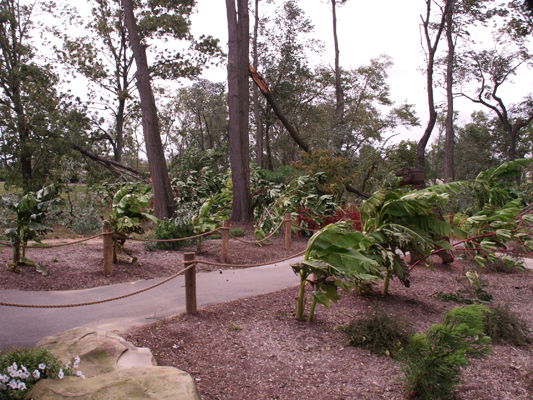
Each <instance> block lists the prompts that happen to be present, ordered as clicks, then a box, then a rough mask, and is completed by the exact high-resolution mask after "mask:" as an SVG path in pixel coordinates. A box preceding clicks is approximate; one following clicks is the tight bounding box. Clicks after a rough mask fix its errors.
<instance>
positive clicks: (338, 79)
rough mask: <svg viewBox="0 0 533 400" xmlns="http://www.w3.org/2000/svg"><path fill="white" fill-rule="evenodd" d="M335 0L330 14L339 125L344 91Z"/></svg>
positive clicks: (332, 2) (336, 119)
mask: <svg viewBox="0 0 533 400" xmlns="http://www.w3.org/2000/svg"><path fill="white" fill-rule="evenodd" d="M336 6H337V0H331V15H332V19H333V43H334V46H335V99H336V103H335V123H336V124H337V125H339V124H340V123H341V122H342V120H343V118H344V91H343V89H342V82H341V67H340V61H339V39H338V37H337V12H336Z"/></svg>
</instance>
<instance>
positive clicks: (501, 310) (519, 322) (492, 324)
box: [485, 305, 531, 346]
mask: <svg viewBox="0 0 533 400" xmlns="http://www.w3.org/2000/svg"><path fill="white" fill-rule="evenodd" d="M485 330H486V333H487V335H488V336H490V337H491V339H492V341H493V342H494V343H499V344H512V345H515V346H525V345H527V344H528V343H531V335H530V331H529V329H528V327H527V323H526V322H525V321H524V320H523V319H522V318H520V316H518V315H517V314H515V313H514V312H512V311H511V310H510V309H509V306H508V305H503V306H492V307H491V308H490V311H489V312H488V313H486V315H485Z"/></svg>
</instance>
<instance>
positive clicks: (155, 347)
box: [0, 237, 533, 400]
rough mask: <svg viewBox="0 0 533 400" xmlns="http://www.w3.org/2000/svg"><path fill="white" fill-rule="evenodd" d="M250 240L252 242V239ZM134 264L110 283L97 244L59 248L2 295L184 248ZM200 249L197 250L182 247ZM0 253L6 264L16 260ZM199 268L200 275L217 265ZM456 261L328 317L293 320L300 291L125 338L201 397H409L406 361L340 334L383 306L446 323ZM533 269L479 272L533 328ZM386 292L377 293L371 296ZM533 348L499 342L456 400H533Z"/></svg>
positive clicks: (174, 261)
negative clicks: (192, 383)
mask: <svg viewBox="0 0 533 400" xmlns="http://www.w3.org/2000/svg"><path fill="white" fill-rule="evenodd" d="M247 239H250V238H249V237H248V238H247ZM305 245H306V241H305V240H297V241H295V242H294V244H293V248H292V249H291V250H290V251H285V250H284V249H283V242H282V238H274V239H272V240H271V241H270V243H269V244H267V245H265V246H263V247H257V246H253V245H249V244H244V243H241V242H238V241H235V240H232V241H231V244H230V254H229V258H230V260H229V261H230V262H231V263H234V264H238V263H239V264H240V263H261V262H268V261H270V260H275V259H280V258H283V257H286V256H288V255H291V254H294V253H297V252H298V251H300V250H303V249H304V248H305ZM127 246H128V247H129V248H131V249H133V250H134V255H135V256H137V257H138V259H139V261H138V264H136V265H128V264H125V263H119V264H118V265H117V266H116V267H115V273H114V275H113V276H112V277H109V278H108V277H105V276H104V275H103V273H102V254H101V253H102V250H101V249H102V244H101V241H100V240H94V241H91V242H89V243H86V244H79V245H75V246H69V247H59V248H56V249H31V250H29V253H28V256H29V257H30V258H31V259H33V260H34V261H37V262H40V263H41V264H43V265H44V266H46V267H47V268H48V269H49V271H50V275H49V276H48V277H42V276H41V275H39V274H37V273H36V272H35V271H34V270H32V269H31V268H29V267H24V268H23V269H22V272H21V273H20V274H15V273H11V272H8V271H6V270H5V269H3V270H1V273H0V289H15V288H18V289H25V290H63V289H79V288H87V287H94V286H101V285H107V284H113V283H118V282H124V281H135V280H139V279H147V278H154V277H163V276H168V275H170V274H172V273H174V272H176V271H178V270H179V269H180V268H181V267H182V264H181V262H182V259H183V252H181V251H162V250H158V251H155V252H148V251H146V250H145V247H144V244H143V243H134V242H132V243H129V242H128V244H127ZM184 250H185V251H194V250H195V248H192V247H191V248H186V249H184ZM219 251H220V240H208V241H206V242H204V245H203V247H202V253H201V254H199V255H198V256H197V258H200V259H207V260H213V261H215V260H217V259H218V254H219ZM9 257H10V252H9V249H6V248H3V249H1V250H0V263H1V264H2V265H3V264H5V263H6V262H8V261H9ZM218 268H219V267H217V266H207V265H201V264H200V265H199V266H198V269H199V270H209V269H218ZM463 268H464V265H463V264H461V263H460V262H457V264H455V265H453V266H442V265H434V266H433V268H431V269H430V268H426V267H417V268H416V269H415V270H414V271H413V272H412V277H411V278H412V279H411V281H412V284H411V288H405V287H403V286H402V285H401V284H400V283H399V282H398V281H393V282H392V284H391V290H390V291H391V295H389V296H386V297H384V296H381V295H378V294H375V295H371V296H365V297H361V296H355V295H353V294H343V295H342V297H341V300H340V301H339V303H337V304H335V305H333V307H332V308H331V309H325V308H323V307H322V306H319V307H318V308H317V314H316V320H315V322H314V323H312V324H309V323H304V322H298V321H296V320H295V319H294V308H295V297H296V295H297V290H296V288H292V289H287V290H283V291H280V292H276V293H271V294H268V295H263V296H257V297H252V298H248V299H243V300H239V301H234V302H230V303H225V304H219V305H214V306H209V307H206V308H204V309H202V310H201V311H200V312H199V313H198V314H197V315H195V316H187V315H182V316H178V317H174V318H170V319H166V320H163V321H159V322H156V323H154V324H151V325H147V326H145V327H143V328H138V329H136V330H132V331H130V332H129V334H128V335H127V337H126V338H127V339H128V340H130V341H132V342H134V343H135V344H136V345H137V346H145V347H149V348H151V349H152V351H153V353H154V356H155V357H156V360H157V362H158V364H159V365H169V366H174V367H177V368H179V369H182V370H185V371H187V372H189V373H190V374H192V376H193V377H194V378H195V380H196V382H197V385H198V388H199V390H200V393H201V396H202V399H203V400H274V399H277V400H303V399H305V400H341V399H342V400H359V399H363V400H367V399H368V400H374V399H375V400H378V399H390V400H399V399H403V398H404V394H403V390H402V384H401V381H400V378H401V376H402V372H401V366H400V364H399V363H398V362H397V361H395V360H393V359H391V358H388V357H384V356H377V355H374V354H372V353H370V352H368V351H366V350H363V349H360V348H356V347H350V346H348V340H347V337H346V334H345V333H344V332H342V331H341V330H340V329H339V327H341V326H343V325H347V324H349V322H350V321H351V320H353V319H354V318H358V317H361V316H365V315H368V313H369V312H371V311H373V310H377V309H383V310H384V311H386V312H387V313H390V314H394V315H399V316H401V317H402V318H404V319H405V320H407V321H409V322H410V323H411V324H412V326H413V331H416V332H421V331H424V330H426V329H427V328H428V327H429V326H430V325H431V324H434V323H438V322H440V321H441V317H442V314H443V313H444V312H445V311H447V310H449V309H451V308H453V307H455V306H457V305H458V304H456V303H447V302H442V301H439V300H437V299H435V298H434V297H432V295H433V294H434V293H436V292H439V291H440V292H454V291H457V290H459V289H463V288H464V285H465V280H464V275H462V270H463ZM531 275H532V271H526V272H520V273H514V274H503V273H495V272H488V271H486V272H483V278H484V280H485V282H486V284H487V286H486V290H487V291H488V292H489V293H490V294H492V296H493V298H494V300H493V303H494V304H507V305H509V306H510V308H511V309H512V310H513V311H514V312H516V313H518V314H519V315H520V316H521V317H522V318H524V319H525V320H526V321H527V323H528V325H529V327H530V329H531V328H532V327H533V312H532V309H531V304H532V300H533V281H532V279H531ZM378 290H379V287H377V288H376V293H377V292H378ZM531 350H532V348H531V346H529V348H521V347H513V346H493V347H492V354H491V355H490V356H489V357H487V358H484V359H480V360H474V361H473V363H472V365H470V366H468V367H467V368H465V369H464V371H463V375H462V383H461V385H460V386H459V388H458V391H457V395H456V397H455V400H531V398H532V393H533V357H532V354H533V353H532V352H531Z"/></svg>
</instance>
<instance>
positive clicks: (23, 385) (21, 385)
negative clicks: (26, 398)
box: [18, 382, 27, 390]
mask: <svg viewBox="0 0 533 400" xmlns="http://www.w3.org/2000/svg"><path fill="white" fill-rule="evenodd" d="M26 389H27V387H26V384H25V383H24V382H19V383H18V390H26Z"/></svg>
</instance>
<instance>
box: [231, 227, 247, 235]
mask: <svg viewBox="0 0 533 400" xmlns="http://www.w3.org/2000/svg"><path fill="white" fill-rule="evenodd" d="M229 234H230V236H233V237H243V236H244V230H243V229H242V228H231V229H230V230H229Z"/></svg>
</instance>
